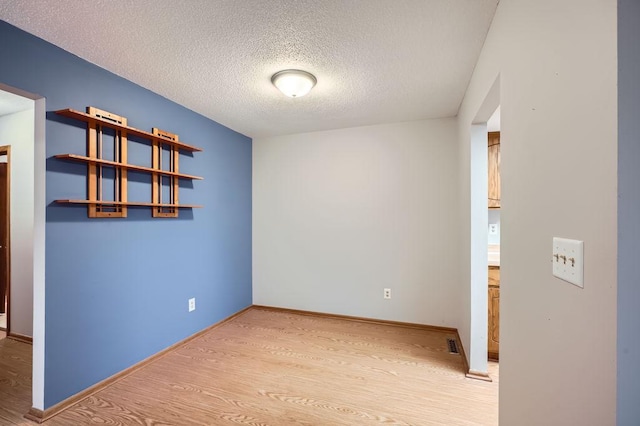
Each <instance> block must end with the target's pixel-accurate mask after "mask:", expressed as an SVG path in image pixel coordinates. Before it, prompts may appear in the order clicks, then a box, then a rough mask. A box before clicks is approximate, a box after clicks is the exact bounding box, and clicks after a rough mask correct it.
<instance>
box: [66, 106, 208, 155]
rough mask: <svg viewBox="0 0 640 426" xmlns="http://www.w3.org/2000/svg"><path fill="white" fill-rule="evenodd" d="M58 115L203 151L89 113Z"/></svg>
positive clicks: (181, 147) (187, 148) (68, 111)
mask: <svg viewBox="0 0 640 426" xmlns="http://www.w3.org/2000/svg"><path fill="white" fill-rule="evenodd" d="M56 114H59V115H63V116H65V117H70V118H75V119H77V120H80V121H84V122H87V123H90V124H92V123H93V124H99V125H101V126H105V127H109V128H111V129H115V130H123V131H125V132H127V133H128V134H130V135H135V136H140V137H141V138H144V139H148V140H150V141H153V142H161V143H163V144H166V145H173V146H175V147H176V148H179V149H182V150H185V151H189V152H199V151H202V148H198V147H196V146H191V145H187V144H186V143H183V142H178V141H173V140H170V139H167V138H165V137H162V136H159V135H154V134H153V133H150V132H145V131H144V130H140V129H136V128H135V127H129V126H127V125H122V124H118V123H117V122H115V121H113V120H110V119H108V118H105V117H98V116H94V115H91V114H89V113H85V112H80V111H76V110H74V109H71V108H67V109H61V110H58V111H56Z"/></svg>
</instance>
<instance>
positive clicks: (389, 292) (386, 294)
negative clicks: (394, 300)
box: [384, 288, 391, 299]
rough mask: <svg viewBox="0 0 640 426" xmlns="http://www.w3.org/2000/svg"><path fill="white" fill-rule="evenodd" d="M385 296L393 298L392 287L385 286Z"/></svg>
mask: <svg viewBox="0 0 640 426" xmlns="http://www.w3.org/2000/svg"><path fill="white" fill-rule="evenodd" d="M384 298H385V299H391V289H390V288H385V289H384Z"/></svg>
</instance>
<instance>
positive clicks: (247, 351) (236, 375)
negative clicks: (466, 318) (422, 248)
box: [0, 308, 498, 426]
mask: <svg viewBox="0 0 640 426" xmlns="http://www.w3.org/2000/svg"><path fill="white" fill-rule="evenodd" d="M447 337H455V335H452V334H451V333H445V332H438V331H435V332H431V331H425V330H422V329H417V328H411V327H402V326H396V325H381V324H371V323H366V322H358V321H350V320H344V319H330V318H322V317H314V316H307V315H299V314H294V313H288V312H276V311H271V310H268V309H258V308H254V309H251V310H249V311H247V312H245V313H244V314H242V315H240V316H238V317H236V318H234V319H232V320H231V321H229V322H227V323H225V324H223V325H221V326H220V327H218V328H216V329H214V330H212V331H210V332H208V333H206V334H204V335H203V336H201V337H198V338H196V339H194V340H192V341H190V342H188V343H187V344H185V345H184V346H181V347H179V348H178V349H176V350H175V351H173V352H170V353H168V354H167V355H165V356H163V357H162V358H160V359H158V360H157V361H155V362H153V363H151V364H149V365H148V366H146V367H144V368H143V369H141V370H138V371H136V372H134V373H133V374H131V375H129V376H127V377H125V378H123V379H122V380H120V381H118V382H116V383H115V384H113V385H111V386H110V387H108V388H106V389H103V390H102V391H100V392H97V393H96V394H94V395H93V396H90V397H88V398H86V399H85V400H83V401H81V402H79V403H78V404H76V405H74V406H72V407H71V408H69V409H68V410H66V411H65V412H63V413H61V414H59V415H58V416H56V417H54V418H52V419H51V420H49V421H47V422H45V425H47V426H58V425H59V426H62V425H64V426H66V425H83V424H93V423H104V424H110V425H226V424H228V425H232V424H235V425H293V424H296V425H369V424H379V423H385V424H394V425H495V424H497V423H498V383H497V380H494V382H493V383H489V382H483V381H478V380H471V379H467V378H465V377H464V371H463V367H462V360H461V357H460V355H452V354H449V353H448V349H447V343H446V338H447ZM15 344H18V342H15ZM491 374H492V377H494V378H496V379H497V365H496V364H492V365H491ZM1 400H2V398H0V401H1ZM0 404H3V403H2V402H0ZM26 409H28V406H27V407H26ZM26 409H25V410H23V411H24V412H26V411H27V410H26ZM0 412H1V411H0ZM0 423H1V422H0ZM10 424H11V423H10ZM21 424H30V423H28V422H25V423H21Z"/></svg>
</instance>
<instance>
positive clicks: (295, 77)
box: [271, 70, 318, 98]
mask: <svg viewBox="0 0 640 426" xmlns="http://www.w3.org/2000/svg"><path fill="white" fill-rule="evenodd" d="M317 81H318V80H316V78H315V77H314V76H313V74H310V73H308V72H306V71H301V70H284V71H278V72H277V73H275V74H274V75H273V77H271V82H272V83H273V85H274V86H276V87H277V88H278V89H280V91H281V92H282V93H284V94H285V95H287V96H289V97H290V98H299V97H301V96H304V95H306V94H307V93H309V91H310V90H311V89H313V86H315V85H316V83H317Z"/></svg>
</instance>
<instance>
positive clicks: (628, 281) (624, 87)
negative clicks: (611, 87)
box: [617, 0, 640, 426]
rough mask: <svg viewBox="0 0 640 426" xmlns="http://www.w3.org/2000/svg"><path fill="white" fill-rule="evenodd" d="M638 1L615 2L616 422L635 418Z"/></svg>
mask: <svg viewBox="0 0 640 426" xmlns="http://www.w3.org/2000/svg"><path fill="white" fill-rule="evenodd" d="M639 40H640V2H638V1H637V0H619V1H618V385H617V386H618V387H617V393H618V410H617V411H618V412H617V421H618V425H621V426H622V425H624V426H626V425H637V424H638V422H640V404H639V403H638V402H639V401H640V399H639V398H640V368H638V360H639V359H640V339H639V338H638V333H639V330H640V309H639V308H638V305H640V283H639V282H638V281H639V277H640V262H638V255H639V254H640V191H639V189H638V188H639V187H640V166H639V165H640V136H639V135H640V120H638V114H640V43H639V42H638V41H639Z"/></svg>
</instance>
